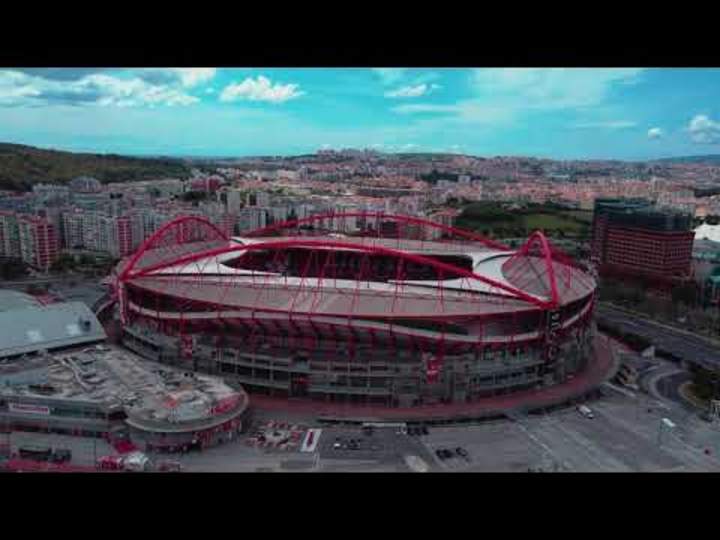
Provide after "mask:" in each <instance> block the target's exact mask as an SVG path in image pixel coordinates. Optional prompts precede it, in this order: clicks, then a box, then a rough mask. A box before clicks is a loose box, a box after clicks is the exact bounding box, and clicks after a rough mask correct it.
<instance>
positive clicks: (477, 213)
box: [456, 202, 592, 238]
mask: <svg viewBox="0 0 720 540" xmlns="http://www.w3.org/2000/svg"><path fill="white" fill-rule="evenodd" d="M591 221H592V213H591V212H583V211H581V210H565V209H558V208H553V207H549V206H544V205H531V206H528V207H527V208H524V209H519V210H518V209H515V210H510V209H505V208H503V207H502V206H500V205H499V204H497V203H490V202H482V203H471V204H469V205H466V206H465V207H464V208H463V211H462V214H461V215H460V216H458V219H457V222H456V223H457V226H458V227H460V228H464V229H469V230H473V231H477V232H480V233H482V234H485V235H487V236H491V237H498V238H499V237H513V236H527V235H529V234H531V233H532V232H534V231H536V230H542V231H544V232H545V233H546V234H547V235H549V236H551V237H553V236H570V237H587V236H588V235H589V234H590V225H591Z"/></svg>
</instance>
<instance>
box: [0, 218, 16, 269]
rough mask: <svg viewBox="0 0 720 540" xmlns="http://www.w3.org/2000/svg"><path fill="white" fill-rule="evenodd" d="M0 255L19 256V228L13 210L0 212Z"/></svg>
mask: <svg viewBox="0 0 720 540" xmlns="http://www.w3.org/2000/svg"><path fill="white" fill-rule="evenodd" d="M0 257H8V258H20V229H19V226H18V219H17V215H16V214H15V213H14V212H0Z"/></svg>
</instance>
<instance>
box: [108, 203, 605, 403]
mask: <svg viewBox="0 0 720 540" xmlns="http://www.w3.org/2000/svg"><path fill="white" fill-rule="evenodd" d="M115 289H116V291H115V292H116V295H117V300H118V302H117V304H118V309H119V316H120V321H121V325H122V339H123V344H124V345H125V346H126V347H128V348H130V349H132V350H133V351H135V352H137V353H138V354H140V355H142V356H144V357H146V358H148V359H151V360H154V361H158V362H163V363H167V364H171V365H174V366H178V367H182V368H183V369H192V370H196V371H201V372H206V373H211V374H216V375H220V376H222V377H224V378H225V380H226V381H227V382H229V383H231V384H232V383H237V384H238V385H242V387H244V388H245V389H246V390H247V391H248V392H249V393H251V394H253V395H266V396H273V397H278V398H304V399H307V400H318V401H321V402H326V403H342V404H366V405H376V406H383V407H416V406H419V405H436V404H446V403H454V404H461V403H469V402H475V401H479V400H482V399H483V398H487V397H491V396H499V395H507V394H512V393H516V392H521V391H528V390H535V389H541V388H547V387H553V386H555V385H558V384H562V383H564V382H567V381H568V380H570V379H572V378H573V377H575V376H576V375H577V374H579V373H582V372H583V371H584V370H586V369H587V368H588V366H589V365H590V364H591V363H592V358H593V337H594V324H593V317H592V315H593V308H594V300H595V292H596V282H595V279H594V278H593V277H592V276H591V275H589V274H588V273H587V272H586V271H585V270H584V269H583V268H582V267H581V266H580V265H579V264H577V263H575V262H574V261H573V260H571V259H570V258H569V257H567V256H566V255H565V254H563V253H562V252H560V251H559V250H557V249H556V248H555V247H553V246H552V245H551V244H550V243H549V242H548V240H547V239H546V238H545V236H544V235H543V234H542V232H535V233H533V234H532V235H531V236H530V237H529V238H528V239H527V241H526V242H525V243H524V244H523V245H522V246H521V247H519V248H517V249H511V248H509V247H507V246H505V245H503V244H500V243H498V242H495V241H492V240H489V239H486V238H484V237H482V236H479V235H477V234H474V233H470V232H467V231H462V230H458V229H456V228H452V227H449V226H446V225H441V224H438V223H433V222H430V221H426V220H423V219H420V218H415V217H408V216H391V215H384V214H372V213H363V212H356V213H343V214H335V215H318V216H312V217H309V218H306V219H300V220H294V221H288V222H284V223H279V224H275V225H272V226H270V227H267V228H264V229H260V230H256V231H253V232H250V233H246V234H244V235H243V236H242V237H232V238H228V237H226V236H225V234H224V233H223V232H222V231H220V230H219V229H218V228H216V227H215V226H214V225H212V224H211V223H210V222H208V221H206V220H204V219H202V218H199V217H192V216H189V217H183V218H179V219H176V220H175V221H172V222H170V223H168V224H166V225H165V226H164V227H162V228H161V229H159V230H158V231H157V232H156V233H155V234H154V235H153V236H151V237H150V238H148V239H147V240H146V241H145V242H144V243H143V245H142V246H141V247H140V248H139V249H138V251H137V252H136V253H135V254H134V255H133V256H132V257H129V258H127V259H125V260H123V261H122V262H121V263H120V264H119V266H118V267H117V269H116V275H115Z"/></svg>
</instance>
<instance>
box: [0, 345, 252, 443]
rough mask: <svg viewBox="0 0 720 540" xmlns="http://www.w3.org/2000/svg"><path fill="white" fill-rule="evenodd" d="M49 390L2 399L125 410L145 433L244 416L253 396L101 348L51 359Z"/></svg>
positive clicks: (25, 390) (17, 389)
mask: <svg viewBox="0 0 720 540" xmlns="http://www.w3.org/2000/svg"><path fill="white" fill-rule="evenodd" d="M46 362H47V365H48V379H47V384H44V385H41V386H40V387H38V386H28V385H15V386H8V387H4V388H0V395H5V396H26V397H36V398H45V399H46V400H77V401H90V402H96V403H100V404H102V405H104V406H105V407H107V408H118V407H122V408H123V409H124V410H125V412H126V413H127V415H128V423H130V424H131V425H135V426H136V427H140V428H141V429H142V428H144V429H151V430H152V429H158V430H162V431H181V430H185V429H193V428H198V427H209V426H205V425H204V424H208V423H210V424H212V423H214V422H218V423H219V422H222V421H224V420H226V417H227V416H228V415H235V414H239V413H240V412H242V410H244V408H245V405H246V404H247V396H246V394H245V393H244V392H242V391H237V390H234V389H232V388H230V387H229V386H227V385H226V384H225V383H223V382H222V380H221V379H219V378H215V377H210V376H205V375H200V374H197V373H190V372H183V371H180V370H175V369H172V368H168V367H167V366H164V365H161V364H155V363H152V362H147V361H144V360H140V359H139V358H138V357H136V356H135V355H133V354H132V353H129V352H127V351H125V350H122V349H119V348H114V347H106V346H96V347H90V348H87V349H84V350H82V351H72V352H67V353H63V354H55V355H52V356H47V357H46Z"/></svg>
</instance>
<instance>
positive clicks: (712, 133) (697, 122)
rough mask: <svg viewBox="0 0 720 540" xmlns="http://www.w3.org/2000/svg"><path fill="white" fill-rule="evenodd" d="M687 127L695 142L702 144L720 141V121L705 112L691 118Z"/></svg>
mask: <svg viewBox="0 0 720 540" xmlns="http://www.w3.org/2000/svg"><path fill="white" fill-rule="evenodd" d="M687 129H688V131H689V132H690V139H692V141H693V142H696V143H700V144H718V143H720V122H715V121H714V120H711V119H710V118H708V117H707V116H705V115H704V114H698V115H696V116H695V117H694V118H693V119H692V120H690V125H689V126H688V128H687Z"/></svg>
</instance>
